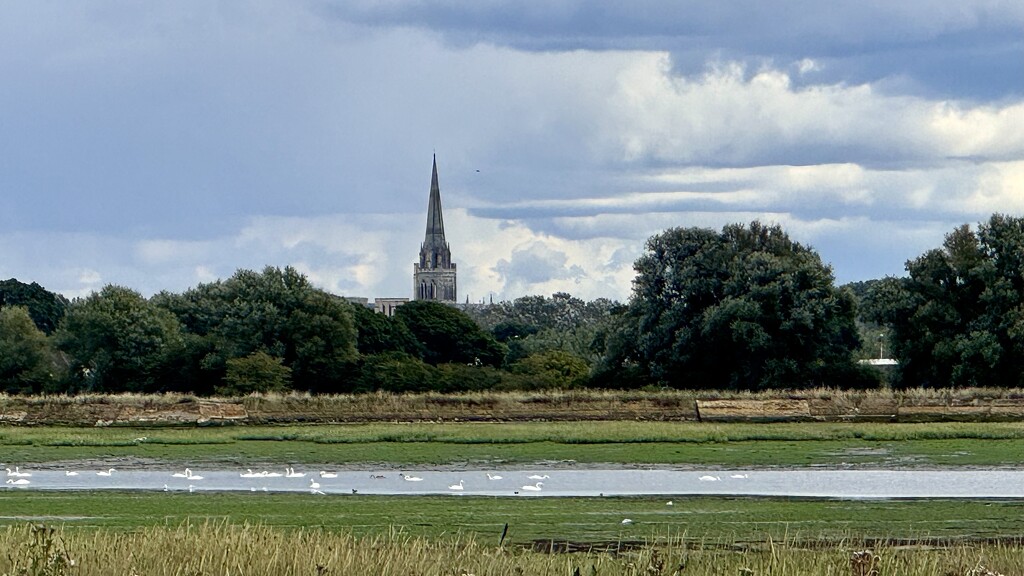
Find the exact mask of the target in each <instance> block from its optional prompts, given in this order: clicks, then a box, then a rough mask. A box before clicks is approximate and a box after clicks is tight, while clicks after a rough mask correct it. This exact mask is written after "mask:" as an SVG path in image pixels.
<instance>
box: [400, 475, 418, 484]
mask: <svg viewBox="0 0 1024 576" xmlns="http://www.w3.org/2000/svg"><path fill="white" fill-rule="evenodd" d="M402 480H405V481H406V482H422V481H423V478H420V477H419V476H409V475H407V474H402Z"/></svg>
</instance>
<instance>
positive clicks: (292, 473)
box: [284, 468, 306, 478]
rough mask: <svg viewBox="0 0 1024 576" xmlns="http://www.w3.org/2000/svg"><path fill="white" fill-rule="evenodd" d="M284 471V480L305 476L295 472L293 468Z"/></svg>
mask: <svg viewBox="0 0 1024 576" xmlns="http://www.w3.org/2000/svg"><path fill="white" fill-rule="evenodd" d="M286 470H287V472H286V473H285V475H284V477H285V478H302V477H304V476H305V475H306V473H305V472H296V471H295V468H287V469H286Z"/></svg>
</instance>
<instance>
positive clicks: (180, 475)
mask: <svg viewBox="0 0 1024 576" xmlns="http://www.w3.org/2000/svg"><path fill="white" fill-rule="evenodd" d="M191 475H192V469H190V468H185V471H184V472H175V473H174V474H171V477H172V478H188V477H189V476H191Z"/></svg>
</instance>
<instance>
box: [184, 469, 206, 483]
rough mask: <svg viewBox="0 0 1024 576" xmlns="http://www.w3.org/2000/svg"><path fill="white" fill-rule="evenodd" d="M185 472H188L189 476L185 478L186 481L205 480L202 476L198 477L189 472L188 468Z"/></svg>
mask: <svg viewBox="0 0 1024 576" xmlns="http://www.w3.org/2000/svg"><path fill="white" fill-rule="evenodd" d="M185 470H186V471H187V472H188V476H185V478H186V479H188V480H202V479H203V477H202V476H197V475H195V474H193V473H192V471H191V470H189V469H188V468H186V469H185Z"/></svg>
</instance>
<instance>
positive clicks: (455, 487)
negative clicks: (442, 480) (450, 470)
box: [448, 480, 465, 490]
mask: <svg viewBox="0 0 1024 576" xmlns="http://www.w3.org/2000/svg"><path fill="white" fill-rule="evenodd" d="M463 482H464V480H459V483H458V484H452V485H451V486H449V487H448V489H449V490H465V486H463V485H462V483H463Z"/></svg>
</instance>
